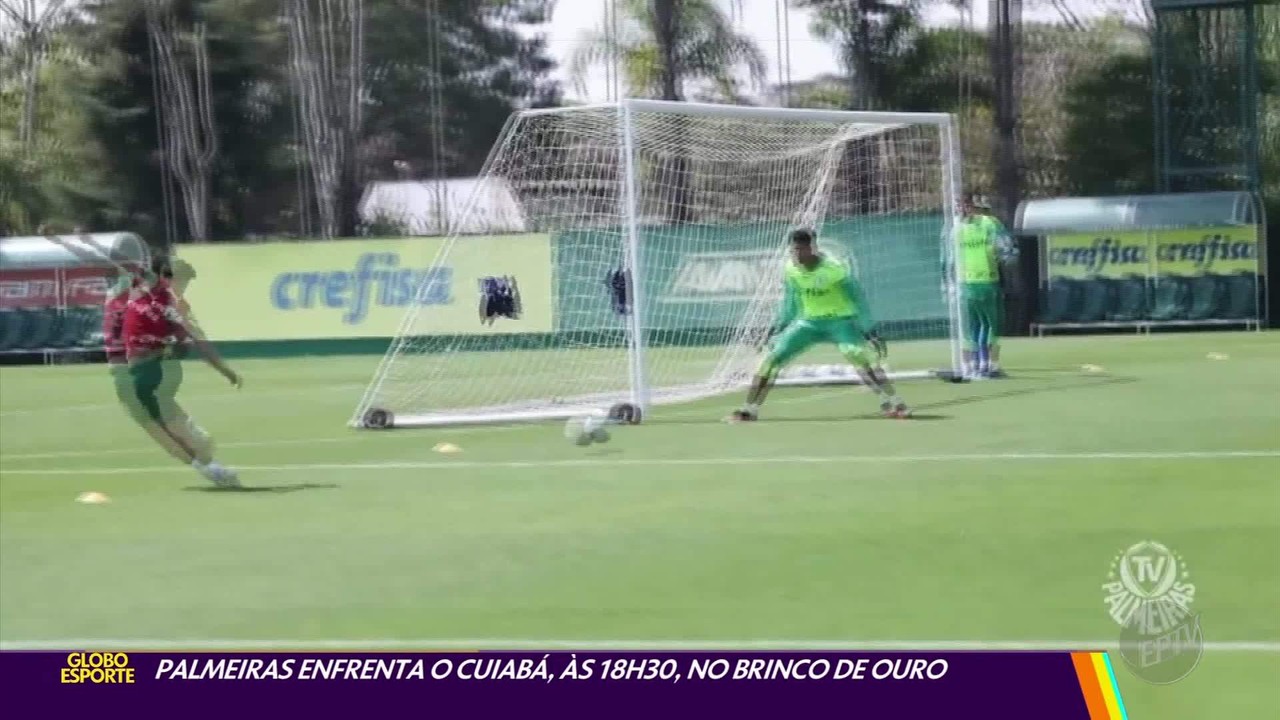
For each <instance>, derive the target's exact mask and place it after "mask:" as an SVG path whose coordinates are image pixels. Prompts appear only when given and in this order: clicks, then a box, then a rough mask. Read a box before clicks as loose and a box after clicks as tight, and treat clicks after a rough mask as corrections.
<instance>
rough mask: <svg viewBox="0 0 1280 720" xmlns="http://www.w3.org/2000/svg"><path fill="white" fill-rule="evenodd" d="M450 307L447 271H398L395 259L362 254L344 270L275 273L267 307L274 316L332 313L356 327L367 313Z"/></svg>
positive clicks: (397, 258) (450, 277)
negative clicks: (416, 306)
mask: <svg viewBox="0 0 1280 720" xmlns="http://www.w3.org/2000/svg"><path fill="white" fill-rule="evenodd" d="M415 295H416V297H417V303H418V304H419V305H448V304H450V303H452V302H453V269H452V268H448V267H434V268H408V267H401V265H400V254H399V253H394V252H382V253H364V254H362V255H360V256H359V257H358V258H356V262H355V267H354V268H352V269H350V270H303V271H299V272H285V273H280V274H279V275H277V276H276V277H275V279H274V280H272V281H271V304H272V306H274V307H275V308H277V309H279V310H286V311H290V310H310V309H313V308H332V309H334V310H342V311H343V313H342V322H344V323H346V324H348V325H359V324H360V323H362V322H364V320H365V319H366V318H367V317H368V316H369V310H370V309H371V308H373V307H407V306H408V305H409V304H410V303H411V302H413V301H414V297H415Z"/></svg>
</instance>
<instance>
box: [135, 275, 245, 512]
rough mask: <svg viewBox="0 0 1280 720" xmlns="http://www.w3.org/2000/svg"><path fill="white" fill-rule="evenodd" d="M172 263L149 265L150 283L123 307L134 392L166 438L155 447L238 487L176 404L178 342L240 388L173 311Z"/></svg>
mask: <svg viewBox="0 0 1280 720" xmlns="http://www.w3.org/2000/svg"><path fill="white" fill-rule="evenodd" d="M175 264H179V265H181V264H182V263H180V262H174V261H171V260H170V259H169V258H164V257H160V258H156V260H155V262H154V263H153V264H152V272H153V274H154V275H155V277H156V280H155V282H154V283H152V284H151V285H150V286H149V287H147V286H143V287H141V288H140V290H141V291H140V292H139V291H135V292H133V293H132V294H131V296H130V299H129V302H128V304H127V305H126V307H125V313H124V324H123V334H124V344H125V356H126V360H127V362H128V366H129V377H130V378H131V379H132V381H133V390H134V396H135V398H136V401H137V404H138V407H140V408H141V410H142V412H143V413H145V416H146V418H147V420H148V421H149V422H150V423H153V424H154V425H156V426H158V427H159V428H161V429H162V430H163V431H164V434H165V435H167V436H168V438H169V439H171V440H172V443H166V442H162V443H161V445H162V446H164V447H165V449H166V450H167V451H169V453H170V454H171V455H172V456H173V457H174V458H176V459H177V460H178V461H179V462H182V463H184V464H187V465H190V466H191V467H192V468H194V469H195V470H196V471H197V472H199V473H200V474H201V475H203V476H204V477H206V478H208V479H209V480H210V481H212V482H213V483H214V484H215V485H218V486H220V487H238V486H239V484H240V481H239V478H238V477H237V476H236V472H235V471H234V470H232V469H231V468H228V467H225V466H223V465H222V464H221V463H219V462H217V461H216V460H215V459H214V458H213V444H212V442H211V441H210V439H209V437H208V435H206V434H205V433H204V431H202V430H200V428H199V427H197V426H196V424H195V423H194V422H193V421H192V420H191V418H190V416H188V415H187V413H186V411H185V410H183V409H182V407H181V406H180V405H178V401H177V392H178V388H179V387H180V386H181V385H182V363H181V359H180V357H179V356H178V355H177V353H180V352H181V349H182V347H183V345H184V343H183V341H184V340H189V341H190V342H191V344H192V345H193V346H194V347H195V348H196V350H197V351H198V352H199V353H200V355H201V356H203V358H204V360H205V362H207V363H208V364H209V365H210V366H212V367H213V368H214V369H215V370H217V371H218V372H219V373H221V374H222V376H223V377H225V378H226V379H227V381H228V382H230V383H231V384H232V385H233V386H234V387H236V388H239V387H240V376H239V375H237V374H236V373H235V371H233V370H232V369H231V368H229V367H227V365H226V363H224V362H223V361H222V358H221V357H220V356H219V355H218V352H217V351H216V350H214V349H213V346H212V345H210V344H209V343H208V342H207V341H206V340H205V339H204V337H203V336H202V335H201V334H200V332H199V330H198V329H197V328H195V327H194V326H193V325H191V324H189V323H188V322H187V320H186V318H185V317H184V316H183V315H182V313H181V312H180V311H179V310H178V299H177V296H176V295H175V293H174V292H173V289H172V288H171V287H170V282H171V281H172V280H173V278H174V274H175V273H174V265H175Z"/></svg>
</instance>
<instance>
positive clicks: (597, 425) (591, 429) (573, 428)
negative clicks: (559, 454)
mask: <svg viewBox="0 0 1280 720" xmlns="http://www.w3.org/2000/svg"><path fill="white" fill-rule="evenodd" d="M607 422H608V421H607V420H606V418H604V417H601V416H598V415H582V416H579V417H573V418H569V421H568V422H567V423H565V426H564V436H565V437H566V438H568V439H570V440H572V441H573V443H574V444H575V445H580V446H586V445H590V444H591V443H596V442H598V443H605V442H609V439H610V435H609V430H608V428H606V427H605V425H606V424H607Z"/></svg>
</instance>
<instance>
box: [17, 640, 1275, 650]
mask: <svg viewBox="0 0 1280 720" xmlns="http://www.w3.org/2000/svg"><path fill="white" fill-rule="evenodd" d="M1117 644H1118V641H1117V640H1116V639H1115V638H1111V639H1109V640H773V639H767V640H705V641H702V640H567V639H546V640H537V639H505V638H472V639H468V638H423V639H400V638H369V639H349V640H347V639H342V640H293V639H289V640H263V639H244V640H235V639H211V638H191V639H186V640H181V639H180V640H173V639H163V640H142V639H112V638H66V639H52V640H0V650H81V649H83V650H122V651H123V650H138V651H142V650H160V651H181V652H198V651H200V650H213V651H237V650H239V651H255V650H295V651H307V650H315V651H319V650H349V651H361V650H366V651H376V650H520V649H525V650H649V651H661V650H672V651H683V650H813V651H817V650H870V651H885V650H904V651H936V652H945V651H955V650H996V651H1025V650H1105V649H1108V648H1112V647H1115V646H1116V645H1117ZM1204 649H1205V650H1207V651H1214V652H1240V653H1277V652H1280V641H1276V640H1222V641H1213V640H1210V641H1206V642H1205V643H1204Z"/></svg>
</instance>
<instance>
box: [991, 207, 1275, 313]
mask: <svg viewBox="0 0 1280 720" xmlns="http://www.w3.org/2000/svg"><path fill="white" fill-rule="evenodd" d="M1014 226H1015V232H1017V233H1018V234H1019V235H1021V236H1023V237H1027V236H1031V237H1034V238H1035V241H1036V247H1037V253H1036V256H1037V258H1038V263H1037V265H1038V267H1037V270H1036V275H1037V283H1036V286H1037V290H1038V292H1037V300H1036V309H1035V319H1034V320H1033V321H1032V323H1031V331H1032V334H1034V335H1038V336H1043V335H1044V334H1045V333H1048V332H1054V331H1058V330H1074V331H1089V330H1094V329H1107V328H1115V329H1132V330H1135V331H1137V332H1140V333H1148V332H1150V331H1151V330H1152V329H1161V328H1174V327H1214V326H1220V327H1232V326H1234V327H1243V328H1246V329H1250V328H1252V329H1257V328H1261V327H1263V326H1264V325H1265V324H1266V321H1267V318H1266V313H1267V303H1266V293H1267V278H1266V220H1265V217H1264V212H1263V206H1262V203H1261V201H1260V199H1259V198H1258V197H1257V195H1255V194H1253V193H1248V192H1203V193H1172V194H1161V195H1129V196H1117V197H1080V198H1054V199H1046V200H1029V201H1025V202H1023V203H1022V204H1021V205H1019V207H1018V210H1017V214H1016V217H1015V221H1014Z"/></svg>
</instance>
